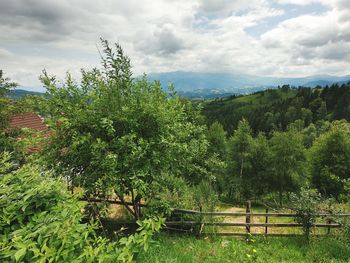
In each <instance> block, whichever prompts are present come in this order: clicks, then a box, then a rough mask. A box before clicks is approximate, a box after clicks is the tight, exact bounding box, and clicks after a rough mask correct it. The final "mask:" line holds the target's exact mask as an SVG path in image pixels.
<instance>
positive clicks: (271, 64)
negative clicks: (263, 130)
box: [0, 0, 350, 91]
mask: <svg viewBox="0 0 350 263" xmlns="http://www.w3.org/2000/svg"><path fill="white" fill-rule="evenodd" d="M100 37H103V38H105V39H107V40H109V42H111V43H113V42H119V44H121V46H122V47H123V49H124V51H125V53H126V54H127V55H128V56H129V57H130V58H131V63H132V67H133V72H134V75H136V76H137V75H140V74H143V73H159V72H170V71H179V70H181V71H191V72H213V73H215V72H220V73H223V72H224V73H235V74H237V73H242V74H251V75H258V76H275V77H297V76H298V77H302V76H309V75H322V74H328V75H337V76H342V75H347V74H350V0H250V1H248V0H192V1H190V0H173V1H172V0H143V1H139V0H127V1H126V0H104V1H96V0H0V69H2V70H3V71H4V72H5V74H6V76H7V77H10V78H11V80H13V81H16V82H18V83H19V84H20V85H21V86H22V87H26V88H28V89H31V90H38V91H39V90H40V91H41V90H43V88H42V84H41V83H40V81H39V80H38V77H39V75H40V74H41V72H42V70H43V69H46V70H47V71H48V72H49V73H50V74H54V75H57V77H58V79H63V78H64V76H65V73H66V72H70V73H71V74H72V75H73V76H75V77H76V78H77V79H78V78H79V75H80V69H81V68H85V69H90V68H92V67H94V66H99V65H100V57H99V51H98V50H99V49H101V45H100V42H99V39H100Z"/></svg>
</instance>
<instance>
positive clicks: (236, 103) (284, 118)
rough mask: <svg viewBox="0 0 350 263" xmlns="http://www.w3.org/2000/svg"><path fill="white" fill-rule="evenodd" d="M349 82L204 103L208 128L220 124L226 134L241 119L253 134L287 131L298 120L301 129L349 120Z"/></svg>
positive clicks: (267, 91) (268, 92) (232, 129)
mask: <svg viewBox="0 0 350 263" xmlns="http://www.w3.org/2000/svg"><path fill="white" fill-rule="evenodd" d="M349 108H350V83H348V84H343V85H341V86H339V85H337V84H334V85H332V86H330V87H325V88H322V89H320V88H313V89H311V88H306V87H299V88H290V87H288V86H285V87H282V88H280V89H275V90H265V91H260V92H257V93H254V94H251V95H245V96H233V97H230V98H226V99H216V100H212V101H209V102H206V103H204V107H203V113H204V115H205V116H206V117H207V120H208V125H211V124H212V123H214V122H215V121H217V122H219V123H221V124H222V125H223V127H224V129H225V131H226V132H227V133H228V134H231V133H232V132H233V131H234V130H236V129H237V127H238V124H239V121H240V120H242V118H244V119H246V120H247V121H249V123H250V125H251V128H252V131H253V133H254V134H258V133H259V132H265V133H267V134H271V133H272V131H274V130H283V131H285V130H287V127H288V125H290V124H291V123H293V122H295V121H296V120H301V121H302V122H303V123H304V127H307V126H308V125H310V124H311V123H314V124H316V123H317V122H318V121H320V120H323V121H326V120H329V121H334V120H341V119H346V120H347V121H350V111H349Z"/></svg>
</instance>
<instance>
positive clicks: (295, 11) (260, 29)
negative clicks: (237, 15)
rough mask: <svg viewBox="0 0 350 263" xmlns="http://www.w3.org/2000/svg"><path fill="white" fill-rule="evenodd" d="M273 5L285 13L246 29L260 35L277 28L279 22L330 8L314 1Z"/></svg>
mask: <svg viewBox="0 0 350 263" xmlns="http://www.w3.org/2000/svg"><path fill="white" fill-rule="evenodd" d="M273 7H275V8H277V9H283V10H284V13H283V14H281V15H278V16H273V17H267V18H264V19H262V20H261V21H259V23H258V24H257V25H254V26H251V27H247V28H245V31H246V32H247V33H248V34H249V35H251V36H253V37H256V38H258V37H260V36H261V35H262V34H264V33H265V32H267V31H269V30H271V29H273V28H275V27H276V26H277V25H278V24H279V23H281V22H283V21H285V20H288V19H292V18H295V17H298V16H302V15H308V14H309V15H317V14H322V13H325V12H327V11H329V10H330V8H329V7H327V6H324V5H322V4H318V3H313V4H309V5H305V6H301V5H294V4H278V3H274V5H273Z"/></svg>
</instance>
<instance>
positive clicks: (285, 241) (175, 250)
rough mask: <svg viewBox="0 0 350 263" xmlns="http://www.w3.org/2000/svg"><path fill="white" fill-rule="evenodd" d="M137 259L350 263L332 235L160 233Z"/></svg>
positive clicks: (346, 248)
mask: <svg viewBox="0 0 350 263" xmlns="http://www.w3.org/2000/svg"><path fill="white" fill-rule="evenodd" d="M156 241H157V243H158V244H157V245H153V246H152V247H151V248H150V250H148V251H147V252H142V253H141V254H139V255H138V257H137V262H152V263H153V262H169V263H170V262H184V263H188V262H220V263H221V262H350V246H349V244H348V243H347V242H345V241H344V240H342V239H339V238H337V237H333V236H326V237H313V238H312V239H311V240H310V242H309V243H308V242H307V241H306V240H305V238H304V237H269V238H264V237H256V238H255V237H254V238H248V239H245V238H236V237H222V238H221V237H204V238H199V239H198V238H195V237H192V236H184V235H168V234H165V233H162V234H160V235H159V236H157V238H156Z"/></svg>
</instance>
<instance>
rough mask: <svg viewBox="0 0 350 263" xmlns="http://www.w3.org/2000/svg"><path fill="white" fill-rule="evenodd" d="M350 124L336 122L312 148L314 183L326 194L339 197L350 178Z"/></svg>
mask: <svg viewBox="0 0 350 263" xmlns="http://www.w3.org/2000/svg"><path fill="white" fill-rule="evenodd" d="M349 138H350V126H349V124H348V123H346V122H336V123H334V124H333V126H332V128H331V130H329V131H327V132H326V133H324V134H322V135H321V136H320V137H319V138H317V139H316V141H315V143H314V145H313V147H312V148H311V154H310V158H311V167H312V168H311V175H312V183H313V184H314V186H315V187H317V189H318V190H319V191H320V192H321V193H322V194H324V195H326V196H333V197H336V198H338V197H339V196H340V194H342V193H344V185H345V183H346V181H347V180H349V179H350V139H349Z"/></svg>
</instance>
